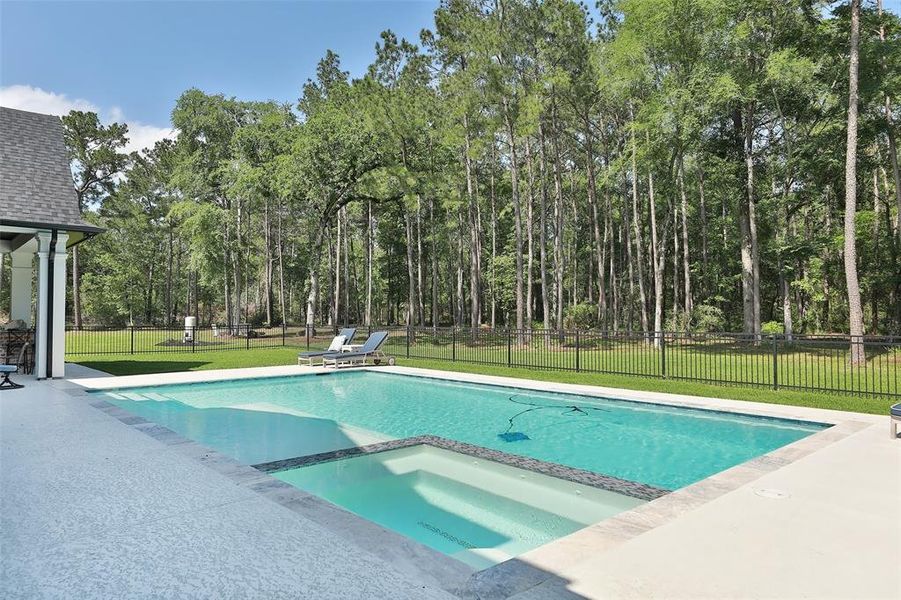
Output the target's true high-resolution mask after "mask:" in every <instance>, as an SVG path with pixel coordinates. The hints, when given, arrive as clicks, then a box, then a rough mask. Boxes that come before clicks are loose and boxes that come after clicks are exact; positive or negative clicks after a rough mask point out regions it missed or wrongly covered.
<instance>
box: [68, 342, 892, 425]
mask: <svg viewBox="0 0 901 600" xmlns="http://www.w3.org/2000/svg"><path fill="white" fill-rule="evenodd" d="M396 350H397V349H395V353H396V354H399V355H400V354H401V353H400V352H397V351H396ZM297 351H298V349H297V348H292V347H276V348H256V349H252V350H249V351H248V350H244V351H242V350H225V351H222V350H218V351H204V352H197V353H191V352H167V353H159V354H135V355H130V354H109V355H94V356H84V355H73V356H68V357H67V360H69V361H70V362H76V363H79V364H82V365H85V366H87V367H91V368H92V369H98V370H100V371H105V372H107V373H111V374H113V375H137V374H144V373H168V372H173V371H198V370H207V369H236V368H246V367H263V366H273V365H290V364H295V363H296V359H297ZM398 364H400V365H404V366H410V367H422V368H428V369H439V370H444V371H455V372H465V373H480V374H484V375H499V376H505V377H519V378H522V379H532V380H539V381H555V382H560V383H575V384H584V385H597V386H605V387H617V388H625V389H631V390H644V391H655V392H669V393H675V394H687V395H692V396H708V397H716V398H728V399H733V400H747V401H751V402H762V403H768V404H786V405H794V406H808V407H813V408H828V409H834V410H847V411H853V412H863V413H872V414H886V413H887V411H888V407H889V406H890V405H891V404H892V403H893V401H892V400H890V399H888V398H873V397H868V396H862V395H853V394H826V393H822V392H805V391H791V390H772V389H769V388H765V387H756V388H755V387H743V386H724V385H712V384H706V383H701V382H695V381H683V380H677V379H675V380H674V379H659V378H652V377H638V376H633V375H616V374H604V373H585V372H573V371H554V370H537V369H532V368H517V367H513V368H510V367H506V366H495V365H483V364H472V363H463V362H451V361H448V360H440V359H437V360H436V359H428V358H399V359H398Z"/></svg>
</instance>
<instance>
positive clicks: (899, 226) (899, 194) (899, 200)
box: [876, 0, 901, 245]
mask: <svg viewBox="0 0 901 600" xmlns="http://www.w3.org/2000/svg"><path fill="white" fill-rule="evenodd" d="M876 10H877V12H878V13H879V20H880V23H879V40H880V41H881V42H882V43H883V44H884V43H885V24H884V23H883V22H882V0H876ZM884 68H885V65H883V69H884ZM883 107H884V111H885V134H886V138H888V155H889V160H890V161H891V164H892V175H893V177H894V181H895V207H896V209H897V210H896V212H895V222H894V231H895V236H897V237H898V245H901V167H899V165H898V148H897V145H896V141H895V124H894V122H893V119H892V99H891V98H890V97H889V95H888V94H886V95H885V102H884V104H883Z"/></svg>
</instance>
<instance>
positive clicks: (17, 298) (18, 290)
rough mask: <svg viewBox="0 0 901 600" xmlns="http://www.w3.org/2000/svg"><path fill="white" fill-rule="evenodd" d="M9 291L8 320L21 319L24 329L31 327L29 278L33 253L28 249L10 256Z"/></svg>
mask: <svg viewBox="0 0 901 600" xmlns="http://www.w3.org/2000/svg"><path fill="white" fill-rule="evenodd" d="M10 257H11V258H12V264H11V265H10V267H11V268H10V278H9V291H10V295H11V298H10V306H9V318H10V320H16V319H21V320H22V321H25V326H26V327H31V277H32V273H33V269H34V251H33V249H31V248H29V249H27V250H21V251H19V252H13V253H12V254H10Z"/></svg>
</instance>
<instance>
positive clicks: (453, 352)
mask: <svg viewBox="0 0 901 600" xmlns="http://www.w3.org/2000/svg"><path fill="white" fill-rule="evenodd" d="M456 361H457V326H456V325H454V326H453V327H451V362H456Z"/></svg>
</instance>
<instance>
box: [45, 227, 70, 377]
mask: <svg viewBox="0 0 901 600" xmlns="http://www.w3.org/2000/svg"><path fill="white" fill-rule="evenodd" d="M67 241H69V234H68V233H64V232H58V233H57V234H56V248H55V250H54V252H53V330H52V331H51V332H50V335H51V339H52V340H53V345H52V346H51V354H52V357H51V362H50V366H51V369H50V372H51V374H52V376H53V377H65V374H66V242H67Z"/></svg>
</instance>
